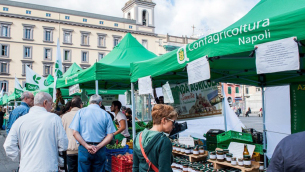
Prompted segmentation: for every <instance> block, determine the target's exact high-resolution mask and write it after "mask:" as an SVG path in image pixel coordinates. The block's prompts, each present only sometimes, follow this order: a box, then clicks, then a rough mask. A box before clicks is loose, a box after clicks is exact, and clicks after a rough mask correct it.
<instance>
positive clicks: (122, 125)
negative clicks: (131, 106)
mask: <svg viewBox="0 0 305 172" xmlns="http://www.w3.org/2000/svg"><path fill="white" fill-rule="evenodd" d="M121 107H122V104H121V102H120V101H113V102H112V105H111V107H110V108H111V112H114V113H115V117H114V120H115V121H117V122H118V123H119V128H118V130H117V131H116V132H115V133H114V134H113V135H117V134H122V135H123V136H124V137H126V138H129V137H130V134H129V132H128V125H127V117H126V115H124V114H123V113H122V112H121V111H120V109H121Z"/></svg>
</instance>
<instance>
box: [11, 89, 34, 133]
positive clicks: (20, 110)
mask: <svg viewBox="0 0 305 172" xmlns="http://www.w3.org/2000/svg"><path fill="white" fill-rule="evenodd" d="M21 101H22V102H21V105H20V106H18V107H16V108H15V109H14V110H13V111H12V112H11V113H10V116H9V120H8V123H7V127H6V133H7V134H8V133H9V132H10V129H11V128H12V125H13V124H14V122H15V121H16V120H17V119H18V118H19V117H21V116H23V115H25V114H27V113H29V110H30V107H32V106H33V105H34V95H33V94H32V93H30V92H27V91H25V92H23V93H22V95H21Z"/></svg>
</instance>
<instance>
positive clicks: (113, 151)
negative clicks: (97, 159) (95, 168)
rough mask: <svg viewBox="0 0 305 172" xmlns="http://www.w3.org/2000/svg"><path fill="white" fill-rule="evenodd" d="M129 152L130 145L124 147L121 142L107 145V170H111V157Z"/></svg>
mask: <svg viewBox="0 0 305 172" xmlns="http://www.w3.org/2000/svg"><path fill="white" fill-rule="evenodd" d="M126 152H128V145H126V146H125V147H122V146H121V145H120V144H115V145H107V146H106V158H107V159H106V170H107V171H109V172H111V157H112V156H114V155H119V154H125V153H126Z"/></svg>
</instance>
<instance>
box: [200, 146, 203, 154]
mask: <svg viewBox="0 0 305 172" xmlns="http://www.w3.org/2000/svg"><path fill="white" fill-rule="evenodd" d="M199 154H200V155H204V148H203V146H200V147H199Z"/></svg>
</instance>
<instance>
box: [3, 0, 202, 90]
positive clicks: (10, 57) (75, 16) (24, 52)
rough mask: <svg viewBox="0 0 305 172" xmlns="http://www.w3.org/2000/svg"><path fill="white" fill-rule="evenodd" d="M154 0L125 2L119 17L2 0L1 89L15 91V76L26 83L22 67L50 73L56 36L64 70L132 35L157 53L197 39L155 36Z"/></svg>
mask: <svg viewBox="0 0 305 172" xmlns="http://www.w3.org/2000/svg"><path fill="white" fill-rule="evenodd" d="M155 5H156V4H155V3H153V2H152V0H141V1H140V0H129V1H128V2H127V3H126V4H125V6H124V7H123V8H122V11H123V18H118V17H111V16H105V15H100V14H93V13H87V12H81V11H74V10H68V9H61V8H55V7H48V6H42V5H35V4H29V3H22V2H15V1H7V0H0V52H1V53H0V89H2V87H4V92H12V91H13V90H14V77H15V75H16V76H17V78H18V79H19V80H20V82H21V83H22V84H23V86H24V84H25V66H29V67H30V68H32V69H33V70H34V71H35V72H37V73H39V74H41V75H42V76H47V75H48V74H51V75H53V72H54V62H55V59H56V44H57V39H58V38H59V42H60V47H61V56H62V62H63V70H64V72H65V71H66V70H67V69H68V68H69V67H70V65H72V64H73V63H74V62H75V63H77V64H78V65H80V66H81V67H82V68H84V69H85V68H88V67H90V66H91V65H92V64H94V63H95V62H96V61H99V60H100V59H102V58H103V57H104V56H105V55H107V53H109V52H110V51H111V50H112V49H113V48H114V47H115V46H116V45H117V44H118V43H119V42H120V40H121V39H122V38H123V37H124V36H125V34H126V33H128V32H130V33H132V35H133V36H134V37H135V38H136V39H137V40H138V41H139V42H140V43H142V45H143V46H144V47H146V48H147V49H148V50H149V51H152V52H153V53H155V54H156V55H162V54H165V53H166V52H167V51H169V50H172V49H175V48H177V47H180V46H182V45H184V44H187V43H191V42H193V41H195V40H196V39H194V38H187V37H176V36H171V35H160V34H156V33H155V22H154V20H155V19H154V7H155Z"/></svg>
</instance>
